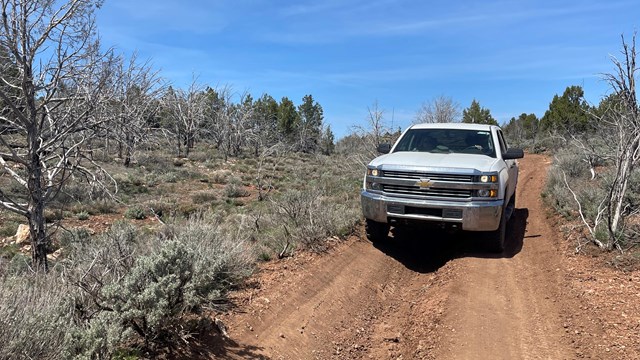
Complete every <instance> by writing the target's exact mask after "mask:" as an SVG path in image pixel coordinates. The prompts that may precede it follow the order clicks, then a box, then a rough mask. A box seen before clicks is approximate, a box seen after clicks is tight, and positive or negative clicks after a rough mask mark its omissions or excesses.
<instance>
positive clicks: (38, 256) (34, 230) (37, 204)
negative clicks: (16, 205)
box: [27, 139, 49, 272]
mask: <svg viewBox="0 0 640 360" xmlns="http://www.w3.org/2000/svg"><path fill="white" fill-rule="evenodd" d="M32 140H34V141H37V140H36V139H32ZM32 149H37V146H34V147H32ZM30 162H31V163H30V166H31V171H30V177H29V182H28V187H29V192H30V194H31V197H30V198H29V206H28V213H27V219H28V221H29V234H30V235H31V261H32V263H33V266H34V268H35V269H36V271H38V272H40V271H43V272H46V271H48V270H49V264H48V263H47V248H48V246H47V227H46V226H47V225H46V220H45V217H44V202H45V197H44V186H43V184H42V164H41V163H40V156H39V154H38V153H37V151H33V153H32V154H31V159H30Z"/></svg>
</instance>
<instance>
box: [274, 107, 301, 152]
mask: <svg viewBox="0 0 640 360" xmlns="http://www.w3.org/2000/svg"><path fill="white" fill-rule="evenodd" d="M299 126H300V114H298V111H297V110H296V106H295V105H294V104H293V101H291V100H289V98H287V97H286V96H285V97H283V98H282V100H281V101H280V105H279V106H278V130H279V131H280V134H281V135H282V137H283V138H284V139H285V140H287V141H289V142H292V141H293V140H294V139H295V135H296V131H297V130H298V128H299Z"/></svg>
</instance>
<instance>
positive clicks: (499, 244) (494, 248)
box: [487, 206, 508, 254]
mask: <svg viewBox="0 0 640 360" xmlns="http://www.w3.org/2000/svg"><path fill="white" fill-rule="evenodd" d="M507 221H508V219H507V208H506V206H505V207H503V208H502V215H500V225H498V229H497V230H495V231H491V232H489V234H488V235H489V239H487V240H489V242H488V244H487V245H488V250H489V251H491V252H492V253H495V254H500V253H502V252H503V251H504V244H505V240H506V238H507Z"/></svg>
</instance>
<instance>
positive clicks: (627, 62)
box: [602, 34, 640, 250]
mask: <svg viewBox="0 0 640 360" xmlns="http://www.w3.org/2000/svg"><path fill="white" fill-rule="evenodd" d="M635 44H636V36H635V34H634V35H633V38H632V41H631V44H627V43H626V41H625V39H624V36H623V37H622V56H623V60H622V61H620V60H618V59H616V58H615V57H614V58H612V61H613V64H614V66H615V70H616V72H615V73H611V74H605V80H606V81H607V82H608V83H609V85H611V87H612V88H613V90H614V92H615V95H616V96H615V103H614V105H613V106H612V107H611V110H610V111H609V112H608V113H606V114H605V115H604V116H603V118H602V121H604V122H605V123H607V124H608V125H609V126H610V127H611V128H613V129H614V134H612V135H613V136H612V137H613V140H614V141H615V144H616V149H615V176H614V178H613V182H612V184H611V187H610V189H609V193H608V202H607V223H608V230H609V236H610V239H611V240H610V241H609V242H608V243H607V244H606V248H607V249H609V250H611V249H613V248H614V247H616V246H617V245H618V242H619V239H620V236H621V234H620V233H621V230H622V229H623V227H624V220H625V215H624V206H625V196H626V194H627V189H628V186H629V179H630V177H631V172H632V170H633V169H634V167H635V166H636V165H637V163H638V159H640V113H639V110H638V98H637V96H636V82H635V79H636V72H637V70H638V68H637V65H636V46H635Z"/></svg>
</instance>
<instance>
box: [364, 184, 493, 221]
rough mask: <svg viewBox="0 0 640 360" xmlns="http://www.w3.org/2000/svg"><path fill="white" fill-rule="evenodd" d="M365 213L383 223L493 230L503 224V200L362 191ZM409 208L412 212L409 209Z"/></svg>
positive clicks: (366, 216) (368, 217)
mask: <svg viewBox="0 0 640 360" xmlns="http://www.w3.org/2000/svg"><path fill="white" fill-rule="evenodd" d="M360 200H361V202H362V213H363V215H364V217H365V218H367V219H371V220H374V221H377V222H381V223H387V222H389V218H396V219H408V220H418V221H426V222H441V223H454V224H456V223H457V224H460V225H461V226H462V230H468V231H493V230H496V229H497V228H498V226H499V225H500V218H501V216H502V208H503V204H504V201H503V200H494V201H441V200H418V199H411V198H400V197H390V196H385V195H382V194H375V193H371V192H368V191H366V190H362V192H361V193H360ZM405 209H406V210H408V211H405Z"/></svg>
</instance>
